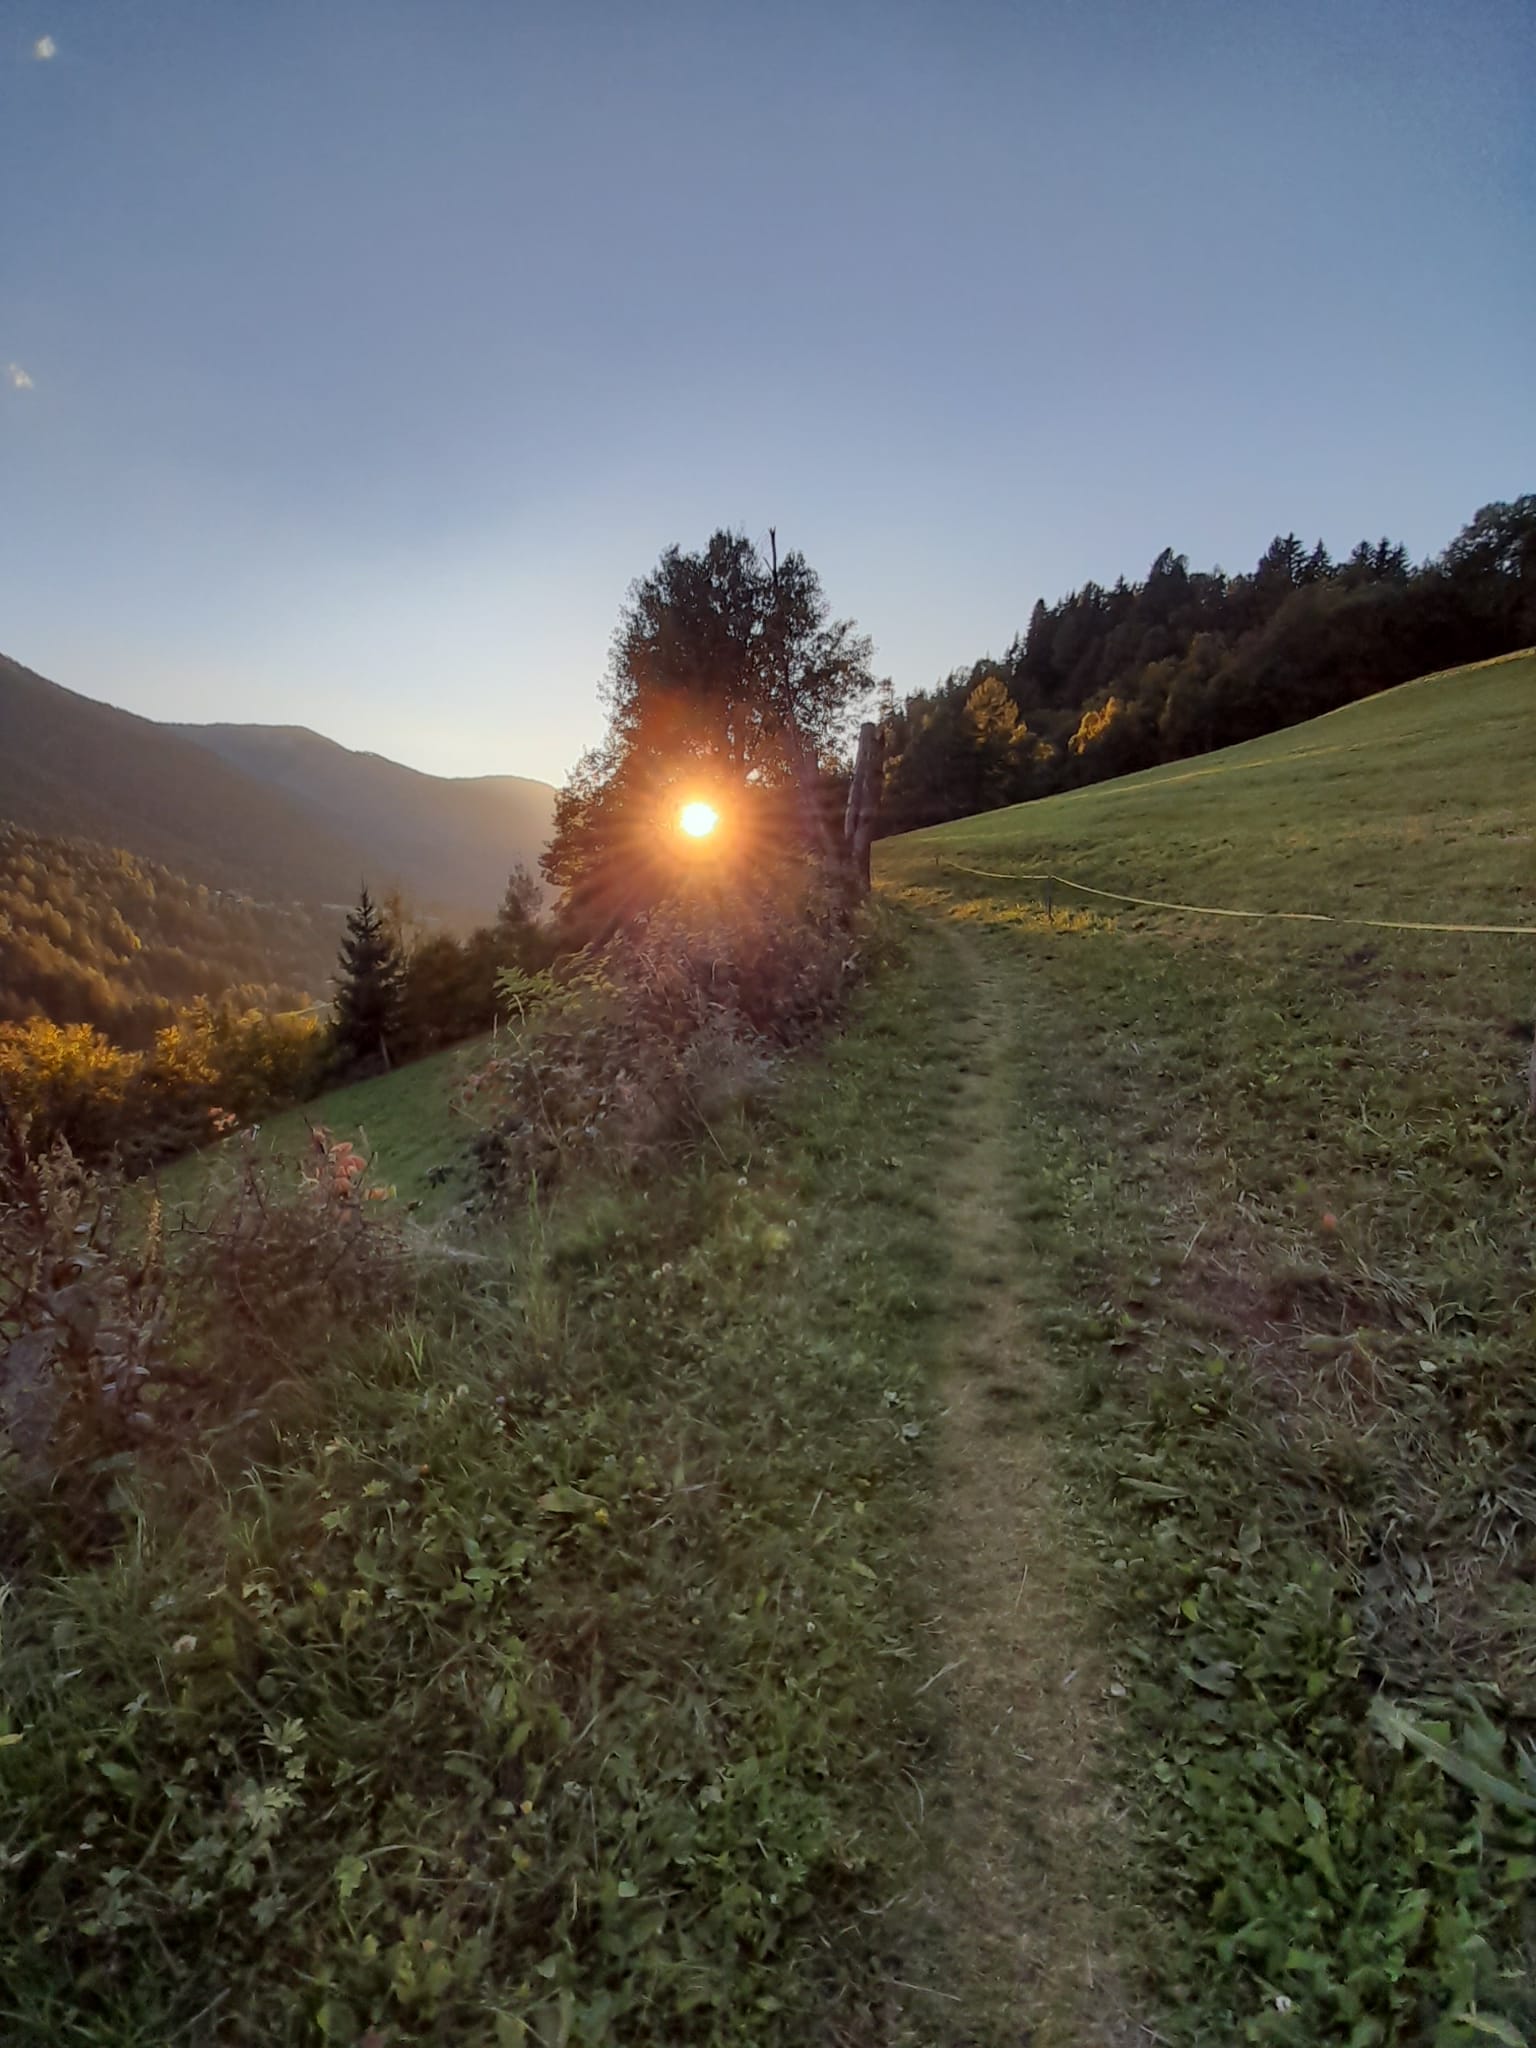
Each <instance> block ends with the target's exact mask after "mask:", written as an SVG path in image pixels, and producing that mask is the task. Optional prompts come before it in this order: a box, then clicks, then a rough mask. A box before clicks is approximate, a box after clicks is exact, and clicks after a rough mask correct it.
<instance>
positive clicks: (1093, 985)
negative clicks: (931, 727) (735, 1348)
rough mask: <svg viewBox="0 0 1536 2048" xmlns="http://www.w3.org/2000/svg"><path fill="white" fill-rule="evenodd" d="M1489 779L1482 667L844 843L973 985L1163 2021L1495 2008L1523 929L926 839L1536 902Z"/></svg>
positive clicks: (1500, 1992)
mask: <svg viewBox="0 0 1536 2048" xmlns="http://www.w3.org/2000/svg"><path fill="white" fill-rule="evenodd" d="M1533 787H1536V663H1533V661H1532V659H1531V658H1530V657H1529V656H1525V657H1518V658H1514V659H1511V660H1509V661H1506V662H1502V663H1497V664H1491V665H1488V666H1486V667H1483V668H1480V669H1477V670H1473V671H1468V672H1466V673H1464V674H1453V675H1449V676H1446V677H1443V678H1433V679H1427V680H1425V681H1422V682H1418V683H1414V684H1410V685H1408V686H1406V687H1405V688H1403V689H1400V690H1396V691H1392V692H1389V693H1386V694H1385V695H1383V696H1381V697H1379V698H1376V699H1372V700H1370V701H1368V702H1366V703H1362V704H1358V705H1354V706H1351V707H1350V708H1349V709H1348V710H1346V711H1341V712H1337V713H1334V714H1332V715H1331V716H1329V717H1328V718H1325V719H1321V720H1318V721H1316V722H1314V723H1313V724H1311V725H1309V726H1305V727H1301V728H1298V729H1296V730H1294V731H1292V732H1289V733H1286V734H1282V735H1277V736H1275V737H1273V738H1270V739H1267V740H1264V741H1261V742H1256V743H1254V744H1252V745H1250V746H1247V747H1243V748H1239V749H1234V750H1233V751H1232V752H1230V753H1228V754H1223V755H1218V756H1214V757H1212V758H1211V759H1210V760H1208V761H1204V762H1201V763H1197V764H1195V765H1193V766H1182V767H1178V768H1171V769H1165V770H1159V771H1155V772H1153V773H1151V774H1147V775H1143V776H1138V777H1134V778H1130V779H1128V780H1127V781H1125V782H1123V783H1116V784H1108V785H1102V786H1099V787H1096V788H1093V789H1090V790H1085V791H1083V792H1080V793H1075V794H1072V795H1068V796H1065V797H1057V798H1052V799H1049V800H1047V801H1044V802H1041V803H1038V804H1035V805H1030V806H1026V807H1021V808H1018V809H1015V810H1011V811H1007V812H1000V813H996V814H993V815H991V816H989V817H985V818H978V819H971V820H967V821H964V822H963V823H960V824H957V825H954V826H951V827H946V828H943V829H942V830H939V831H934V832H928V833H923V834H918V835H913V836H912V837H911V838H908V839H905V840H900V841H895V842H892V843H889V844H887V845H886V846H884V847H882V848H880V849H879V854H878V861H879V872H880V874H881V877H882V879H883V882H884V884H885V886H886V887H887V888H891V889H896V890H903V891H904V892H905V893H906V894H907V896H908V898H909V900H911V901H912V902H913V903H915V904H918V905H920V906H922V907H924V908H926V909H927V910H928V911H929V912H930V913H938V914H942V915H947V916H949V917H953V918H959V919H962V920H964V921H965V923H966V924H967V926H968V928H970V929H971V930H973V931H974V932H975V933H976V934H977V937H978V940H979V942H980V943H981V944H982V945H983V946H984V947H985V948H986V949H987V955H988V957H989V959H990V960H991V962H992V964H993V967H994V969H995V971H997V972H998V973H1000V974H1002V975H1005V976H1006V977H1008V979H1009V981H1010V982H1011V986H1012V990H1013V1004H1012V1009H1013V1015H1014V1017H1015V1018H1016V1029H1017V1051H1016V1065H1015V1072H1016V1098H1015V1103H1014V1107H1013V1130H1014V1137H1015V1147H1014V1159H1015V1180H1016V1191H1015V1204H1016V1224H1017V1233H1018V1248H1019V1262H1018V1272H1017V1279H1018V1284H1019V1286H1020V1287H1021V1289H1022V1290H1023V1291H1024V1293H1025V1294H1026V1297H1027V1299H1028V1300H1029V1302H1030V1305H1031V1309H1032V1314H1033V1320H1034V1326H1035V1329H1036V1332H1037V1334H1038V1341H1039V1343H1040V1345H1041V1346H1042V1348H1043V1349H1044V1350H1045V1351H1047V1352H1048V1353H1049V1354H1051V1355H1052V1356H1053V1357H1054V1359H1055V1361H1056V1364H1057V1367H1058V1370H1059V1372H1060V1375H1061V1377H1062V1378H1063V1380H1064V1382H1065V1383H1066V1385H1067V1386H1068V1387H1069V1388H1070V1389H1071V1390H1072V1394H1073V1406H1072V1409H1071V1411H1070V1412H1069V1413H1068V1415H1067V1416H1066V1417H1065V1419H1063V1420H1061V1421H1060V1422H1059V1423H1058V1425H1057V1426H1058V1430H1059V1443H1058V1456H1059V1458H1060V1460H1061V1462H1062V1466H1063V1469H1064V1470H1065V1471H1066V1472H1068V1473H1069V1474H1070V1475H1071V1476H1072V1479H1073V1482H1074V1484H1075V1487H1076V1489H1077V1493H1078V1498H1079V1501H1080V1519H1081V1540H1082V1541H1083V1542H1084V1543H1085V1544H1088V1545H1091V1546H1092V1547H1094V1548H1095V1549H1096V1551H1097V1555H1098V1557H1099V1562H1100V1569H1099V1575H1098V1576H1099V1587H1100V1591H1099V1596H1098V1599H1099V1604H1100V1607H1101V1609H1102V1615H1103V1622H1104V1626H1105V1628H1106V1631H1107V1632H1108V1633H1109V1636H1110V1640H1111V1641H1112V1642H1113V1643H1114V1645H1115V1653H1116V1657H1117V1662H1118V1665H1119V1673H1118V1675H1119V1678H1120V1681H1121V1682H1122V1683H1123V1685H1124V1687H1125V1698H1126V1706H1125V1713H1124V1730H1123V1734H1124V1749H1123V1754H1122V1757H1121V1768H1122V1771H1123V1774H1124V1782H1125V1786H1126V1791H1127V1796H1128V1798H1129V1800H1130V1802H1131V1805H1132V1809H1133V1814H1134V1821H1135V1831H1136V1849H1137V1861H1138V1862H1139V1866H1140V1879H1141V1885H1142V1892H1143V1898H1144V1901H1145V1907H1144V1911H1145V1925H1144V1928H1143V1933H1142V1936H1141V1948H1142V1953H1143V1955H1144V1957H1145V1959H1146V1966H1147V1969H1148V1972H1149V1977H1150V1979H1151V1982H1152V1984H1153V1985H1154V1987H1155V1990H1156V1993H1157V1994H1158V1995H1159V1997H1160V1998H1161V2001H1162V2002H1163V2005H1164V2014H1163V2016H1162V2017H1160V2018H1159V2019H1158V2021H1157V2025H1158V2027H1159V2029H1160V2031H1162V2032H1163V2033H1165V2034H1167V2035H1169V2036H1170V2037H1176V2038H1179V2039H1181V2040H1188V2041H1191V2042H1195V2043H1206V2042H1211V2041H1216V2040H1222V2041H1226V2040H1246V2041H1253V2042H1263V2043H1274V2044H1292V2048H1306V2044H1311V2043H1315V2042H1321V2041H1329V2042H1332V2041H1340V2042H1350V2043H1359V2044H1365V2043H1388V2042H1399V2041H1426V2042H1434V2043H1436V2044H1438V2048H1447V2044H1450V2043H1466V2044H1471V2043H1473V2042H1475V2041H1479V2040H1483V2041H1486V2040H1488V2039H1496V2040H1501V2041H1506V2042H1508V2041H1521V2040H1525V2039H1527V2038H1529V2036H1530V2034H1531V2031H1532V2029H1533V2027H1536V1995H1533V1990H1532V1986H1533V1983H1536V1910H1533V1904H1532V1887H1531V1878H1532V1875H1533V1873H1536V1818H1533V1817H1536V1766H1533V1763H1532V1761H1531V1750H1530V1743H1531V1737H1532V1732H1533V1729H1536V1604H1533V1598H1532V1590H1531V1589H1532V1585H1533V1582H1536V1455H1533V1446H1536V1385H1533V1381H1532V1377H1531V1359H1532V1345H1533V1338H1536V1325H1533V1321H1532V1291H1531V1288H1532V1281H1531V1276H1532V1272H1533V1269H1536V1200H1533V1184H1536V1177H1533V1173H1532V1164H1533V1162H1532V1150H1533V1138H1536V1134H1533V1128H1532V1122H1531V1119H1530V1117H1529V1114H1528V1112H1527V1110H1526V1106H1525V1091H1526V1083H1525V1068H1526V1062H1527V1059H1528V1057H1529V1049H1530V1047H1529V1041H1530V1024H1531V1016H1532V1007H1533V1001H1536V940H1520V939H1511V938H1495V937H1472V936H1457V935H1439V934H1425V933H1409V932H1374V931H1358V930H1356V931H1350V930H1345V929H1342V928H1330V927H1327V926H1323V927H1318V926H1309V925H1289V924H1280V923H1257V924H1249V923H1240V922H1233V921H1228V920H1218V919H1214V918H1208V917H1198V916H1191V915H1187V914H1180V913H1164V912H1127V913H1124V914H1115V913H1114V912H1113V911H1112V910H1111V911H1110V912H1109V914H1105V911H1106V906H1103V905H1097V906H1095V908H1094V910H1093V912H1092V913H1091V914H1084V913H1083V912H1081V911H1064V910H1063V908H1062V896H1061V892H1059V891H1058V892H1057V897H1056V909H1055V915H1054V918H1052V917H1048V916H1047V915H1046V913H1045V911H1044V909H1043V906H1042V903H1041V900H1040V891H1039V890H1038V889H1036V888H1034V887H1033V886H1019V887H1016V886H1013V885H1010V884H1009V883H1006V882H996V881H990V880H983V879H978V878H973V877H970V876H967V875H965V874H963V873H958V872H955V871H953V870H946V869H936V867H935V856H936V855H939V856H943V857H945V858H949V859H952V860H953V861H955V862H956V863H963V864H966V865H970V866H976V867H994V868H998V869H1009V868H1013V869H1036V868H1042V867H1050V868H1054V869H1056V870H1057V871H1058V872H1065V873H1068V874H1071V875H1073V876H1076V877H1080V878H1081V879H1083V880H1085V881H1088V882H1092V883H1095V884H1098V885H1100V886H1104V887H1116V886H1118V887H1123V888H1125V889H1127V890H1131V891H1134V892H1135V893H1137V894H1146V895H1160V896H1169V897H1175V898H1177V899H1179V900H1180V901H1184V902H1194V903H1210V904H1223V905H1241V906H1244V907H1256V908H1259V907H1262V908H1299V909H1319V910H1328V911H1332V912H1335V913H1338V914H1357V915H1361V916H1374V917H1401V918H1405V919H1423V920H1444V921H1465V922H1494V923H1504V922H1517V923H1522V924H1530V925H1536V887H1533V880H1536V861H1533V842H1532V822H1531V811H1530V796H1529V792H1530V790H1531V789H1532V788H1533ZM1383 1706H1387V1707H1392V1708H1406V1710H1407V1712H1408V1714H1409V1717H1410V1718H1409V1722H1408V1725H1409V1727H1410V1728H1412V1729H1415V1730H1417V1731H1418V1732H1417V1734H1416V1736H1414V1737H1412V1738H1410V1739H1409V1740H1408V1741H1407V1743H1406V1745H1404V1746H1396V1743H1397V1741H1398V1740H1399V1738H1400V1737H1401V1730H1402V1726H1403V1723H1402V1722H1401V1721H1394V1720H1393V1719H1392V1716H1391V1714H1390V1713H1388V1714H1386V1715H1385V1716H1383V1714H1382V1712H1381V1709H1382V1707H1383ZM1426 1729H1427V1730H1428V1734H1427V1736H1426V1734H1425V1732H1424V1731H1425V1730H1426ZM1522 1758H1523V1761H1522ZM1480 1771H1482V1772H1483V1773H1484V1775H1481V1776H1479V1772H1480Z"/></svg>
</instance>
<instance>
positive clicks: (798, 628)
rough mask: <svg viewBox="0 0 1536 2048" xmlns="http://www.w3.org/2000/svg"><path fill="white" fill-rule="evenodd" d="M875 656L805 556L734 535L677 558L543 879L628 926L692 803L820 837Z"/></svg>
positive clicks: (636, 607) (613, 672)
mask: <svg viewBox="0 0 1536 2048" xmlns="http://www.w3.org/2000/svg"><path fill="white" fill-rule="evenodd" d="M870 654H871V649H870V643H869V641H868V639H867V638H865V636H864V635H862V634H861V633H859V632H858V631H857V629H856V628H855V627H854V625H853V624H852V622H851V621H849V620H846V619H834V618H833V617H832V614H831V607H830V606H829V604H828V603H827V600H826V597H825V595H824V593H823V591H822V587H821V581H820V578H819V577H818V576H817V574H816V572H815V570H814V569H812V568H811V566H810V564H809V563H808V562H807V561H806V559H805V557H804V556H803V555H802V554H800V553H798V552H797V551H793V550H792V551H791V552H789V553H788V554H785V555H784V556H782V557H779V558H777V559H774V558H773V557H772V556H769V557H765V556H764V554H763V552H762V550H761V549H760V548H758V547H757V546H756V545H755V544H754V543H753V542H752V541H750V540H748V539H747V538H746V536H745V535H744V534H740V533H733V532H729V531H725V530H721V531H720V532H717V533H715V534H713V535H712V536H711V537H710V539H709V541H708V543H707V544H706V546H705V547H704V548H702V549H701V550H699V551H698V552H697V553H689V552H687V551H685V550H684V549H682V548H680V547H671V548H668V549H667V550H666V552H665V553H664V554H663V555H662V557H661V560H660V562H659V563H658V564H657V566H656V568H655V569H654V570H653V571H652V572H651V573H650V574H649V575H648V576H645V577H643V578H641V579H640V580H639V581H638V582H636V583H635V584H633V585H632V586H631V588H630V591H629V594H628V597H627V600H626V602H625V605H624V609H623V611H622V613H621V615H620V618H619V623H618V626H617V629H616V630H615V633H614V636H613V643H612V649H611V653H610V657H609V664H608V675H607V679H606V682H605V684H604V691H603V695H604V700H605V702H606V705H607V709H608V731H607V734H606V736H605V738H604V739H603V741H602V743H601V745H599V746H598V747H596V748H594V749H593V750H592V751H591V752H590V753H589V754H587V755H586V756H585V757H584V759H583V760H582V761H581V763H580V764H579V765H578V767H577V769H576V772H575V774H574V775H573V776H572V777H571V779H570V781H569V782H568V783H567V785H566V787H565V788H564V789H563V790H562V791H561V792H560V795H559V797H558V798H557V800H556V806H555V830H554V836H553V839H552V841H551V844H550V847H549V850H548V852H547V853H546V854H545V856H544V861H543V867H544V872H545V874H546V875H547V877H548V878H549V880H550V881H551V882H553V883H554V884H555V885H556V886H557V887H558V888H560V889H561V890H563V891H564V892H565V893H566V896H567V899H568V905H569V904H570V903H572V902H574V901H576V900H577V899H580V901H581V903H583V904H585V905H586V906H588V907H589V908H590V909H591V910H592V911H593V912H594V914H595V915H597V916H599V917H612V916H616V915H622V914H623V912H624V910H625V909H626V908H629V907H631V906H638V905H640V904H642V903H643V902H645V901H647V900H649V899H650V898H651V897H652V896H654V895H655V894H656V893H657V892H658V891H659V890H660V889H661V888H662V887H663V886H664V885H665V880H666V876H667V871H668V858H669V835H668V833H667V830H666V823H665V822H664V812H665V809H666V806H667V805H668V803H669V802H670V801H671V800H672V799H673V798H674V797H675V796H676V795H678V794H679V793H681V792H685V791H688V790H693V789H696V790H698V791H700V792H702V793H709V792H711V791H714V792H719V793H722V794H723V795H725V797H726V801H727V804H728V806H729V809H730V814H731V816H732V819H733V821H735V822H736V823H737V824H738V825H741V824H743V823H745V821H746V820H748V819H749V818H750V819H752V820H754V821H756V823H757V824H758V825H761V824H762V823H763V821H765V820H767V819H769V818H771V819H772V820H773V821H774V825H775V828H776V829H780V830H791V831H793V830H796V829H798V830H799V831H800V832H802V833H803V834H806V835H807V836H809V835H810V834H811V833H812V832H813V829H814V819H815V809H814V807H815V802H816V799H815V796H814V790H815V786H816V783H817V779H818V776H819V775H820V773H821V772H822V771H823V770H824V769H825V768H826V767H827V766H828V764H829V762H830V759H831V756H832V752H833V749H834V747H835V745H836V743H837V742H838V740H839V739H840V738H841V736H842V733H843V730H844V728H845V726H846V723H847V720H848V716H849V713H850V712H851V710H852V709H853V707H854V706H855V705H856V704H857V703H858V702H859V700H860V699H861V698H863V697H865V696H867V695H868V693H869V692H870V691H871V690H872V689H873V687H874V679H873V676H872V675H871V673H870V665H869V664H870ZM778 792H793V793H794V796H795V799H796V801H795V802H793V803H788V804H786V803H785V802H783V801H782V800H780V801H775V793H778ZM797 808H798V816H799V823H798V827H796V826H795V825H794V824H793V823H791V822H790V821H791V820H793V818H794V816H795V814H796V810H797Z"/></svg>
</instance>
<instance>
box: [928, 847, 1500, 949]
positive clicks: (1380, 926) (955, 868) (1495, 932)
mask: <svg viewBox="0 0 1536 2048" xmlns="http://www.w3.org/2000/svg"><path fill="white" fill-rule="evenodd" d="M937 859H938V864H939V866H940V868H948V869H950V871H951V872H952V873H954V874H957V875H979V876H981V877H982V878H983V880H985V881H989V882H1044V883H1045V884H1046V885H1047V887H1048V888H1058V889H1076V890H1077V891H1078V893H1079V894H1080V895H1083V896H1098V897H1100V898H1102V899H1103V901H1104V902H1106V903H1129V904H1133V905H1134V906H1135V907H1136V908H1137V909H1138V910H1179V911H1186V912H1188V913H1189V915H1190V916H1192V917H1244V918H1250V919H1264V920H1276V919H1278V920H1281V921H1283V922H1285V923H1287V924H1342V925H1353V926H1358V927H1360V928H1362V929H1366V930H1370V931H1376V932H1473V933H1478V934H1481V935H1484V936H1493V937H1499V938H1508V939H1536V925H1525V924H1421V923H1419V922H1417V921H1415V920H1412V919H1400V918H1391V917H1336V916H1335V915H1334V914H1333V913H1332V912H1331V911H1327V910H1227V909H1220V908H1218V907H1217V906H1216V905H1214V904H1210V903H1165V902H1163V901H1162V899H1161V898H1160V897H1156V896H1128V895H1127V894H1126V893H1125V891H1124V890H1123V889H1095V888H1093V887H1092V886H1091V884H1089V883H1087V882H1075V881H1073V879H1072V877H1071V876H1070V875H1046V874H1038V875H1028V874H1003V873H1001V872H1000V871H999V870H998V869H996V868H968V867H966V866H964V865H963V864H962V863H961V862H960V861H954V860H945V859H944V857H943V856H942V854H941V855H939V856H937Z"/></svg>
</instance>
